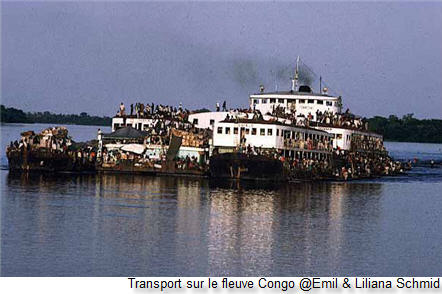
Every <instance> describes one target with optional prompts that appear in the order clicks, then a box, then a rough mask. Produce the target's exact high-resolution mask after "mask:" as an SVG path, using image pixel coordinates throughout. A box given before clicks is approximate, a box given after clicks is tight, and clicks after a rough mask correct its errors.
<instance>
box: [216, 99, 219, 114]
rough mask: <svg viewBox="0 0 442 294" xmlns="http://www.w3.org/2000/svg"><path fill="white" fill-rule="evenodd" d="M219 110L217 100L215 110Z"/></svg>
mask: <svg viewBox="0 0 442 294" xmlns="http://www.w3.org/2000/svg"><path fill="white" fill-rule="evenodd" d="M218 111H219V102H218V101H217V102H216V112H218Z"/></svg>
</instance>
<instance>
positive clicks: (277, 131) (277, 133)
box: [276, 129, 279, 137]
mask: <svg viewBox="0 0 442 294" xmlns="http://www.w3.org/2000/svg"><path fill="white" fill-rule="evenodd" d="M278 136H279V129H276V137H278Z"/></svg>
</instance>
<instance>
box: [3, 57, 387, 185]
mask: <svg viewBox="0 0 442 294" xmlns="http://www.w3.org/2000/svg"><path fill="white" fill-rule="evenodd" d="M298 67H299V58H298V60H297V65H296V68H295V72H294V75H293V78H292V79H291V88H290V90H288V91H279V92H266V91H265V88H264V86H260V88H259V92H258V93H253V94H251V95H250V96H249V100H248V101H249V108H248V109H236V110H229V111H226V110H224V111H219V109H217V111H207V112H191V111H188V110H185V109H183V108H182V106H181V104H180V106H179V107H178V108H175V107H171V106H163V105H156V107H155V106H154V104H152V105H149V104H146V105H143V104H142V103H136V104H135V108H134V105H131V111H130V113H128V114H126V113H125V107H124V104H123V103H121V105H120V110H119V112H118V113H117V115H116V116H114V117H113V119H112V133H110V134H103V133H102V132H101V131H99V132H98V135H97V141H96V143H95V145H94V146H88V147H86V148H83V151H85V152H86V157H85V155H81V154H80V156H81V158H82V162H84V161H85V160H84V158H89V160H88V161H87V162H88V166H87V167H88V170H91V167H90V164H89V163H93V164H95V170H96V171H101V172H131V173H133V172H144V173H150V174H184V175H199V176H205V175H209V176H211V177H214V178H230V179H252V180H271V181H287V180H299V179H315V178H332V177H334V178H336V177H343V178H344V179H346V178H347V176H350V177H354V175H356V177H358V176H361V175H363V176H371V175H374V174H376V175H380V174H389V173H391V170H393V171H394V170H395V169H396V166H395V165H394V164H392V163H391V160H390V158H389V157H388V154H387V152H386V150H385V148H384V146H383V137H382V135H379V134H376V133H373V132H370V131H368V125H367V123H366V122H364V120H363V119H362V118H360V117H358V116H355V115H353V114H351V113H350V112H349V111H348V110H346V111H344V112H343V111H342V98H341V96H334V95H330V94H329V91H328V89H327V88H326V87H324V88H321V87H320V88H319V91H317V92H314V91H313V89H312V88H311V87H310V86H309V85H299V68H298ZM134 110H135V111H134ZM34 137H35V138H34ZM38 137H39V136H32V138H25V137H23V138H22V140H21V141H23V142H24V143H26V142H31V141H35V139H36V138H38ZM39 140H40V139H38V140H37V141H39ZM25 145H26V144H25ZM31 145H32V146H31ZM34 145H35V144H34ZM34 145H33V143H32V144H30V146H31V147H32V148H31V149H33V150H34V149H36V150H40V149H39V148H40V147H39V146H34ZM17 146H19V145H18V144H17ZM20 148H21V147H14V146H12V144H11V147H10V148H9V149H8V159H9V160H10V168H17V169H23V168H22V166H26V167H27V168H28V169H29V166H32V165H29V164H26V165H22V162H23V161H26V162H30V161H29V160H25V159H23V158H21V157H22V156H21V155H20V154H22V153H20V150H21V149H20ZM51 148H52V149H54V148H53V147H48V148H46V149H51ZM43 149H44V148H43ZM58 149H60V148H58V147H57V146H55V149H54V150H58ZM43 151H44V150H43ZM39 152H40V151H39ZM43 153H44V152H43ZM43 153H42V154H43ZM58 153H63V154H64V153H66V156H71V157H72V155H69V154H70V153H69V151H63V150H61V149H60V151H59V152H58ZM72 154H74V155H75V154H76V153H75V152H72ZM90 154H91V156H89V155H90ZM75 156H76V155H75ZM87 156H89V157H87ZM347 157H351V158H350V159H349V160H348V158H347ZM54 160H55V159H54ZM36 162H37V161H36ZM39 162H40V163H41V162H43V165H42V166H46V165H48V166H53V165H51V164H50V163H51V160H50V159H47V158H45V159H44V160H40V161H39ZM69 162H70V161H69ZM72 162H78V159H77V158H74V159H73V160H72ZM83 165H84V164H83ZM83 165H82V166H83ZM66 166H70V165H66ZM76 166H78V164H77V165H76ZM76 168H77V167H76ZM384 168H385V170H384ZM390 168H391V170H390ZM31 169H32V167H31ZM35 169H36V168H35ZM63 169H64V168H63ZM66 169H69V168H68V167H67V168H66ZM72 169H73V168H72ZM77 169H78V168H77Z"/></svg>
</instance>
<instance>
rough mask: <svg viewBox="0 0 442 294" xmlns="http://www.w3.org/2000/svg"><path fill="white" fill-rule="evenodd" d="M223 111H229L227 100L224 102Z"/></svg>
mask: <svg viewBox="0 0 442 294" xmlns="http://www.w3.org/2000/svg"><path fill="white" fill-rule="evenodd" d="M223 111H227V108H226V100H224V102H223Z"/></svg>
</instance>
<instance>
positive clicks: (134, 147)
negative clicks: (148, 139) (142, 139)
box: [121, 144, 146, 154]
mask: <svg viewBox="0 0 442 294" xmlns="http://www.w3.org/2000/svg"><path fill="white" fill-rule="evenodd" d="M145 149H146V147H145V146H144V145H141V144H127V145H124V146H123V147H121V150H123V151H127V152H132V153H135V154H142V153H143V152H144V150H145Z"/></svg>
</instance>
